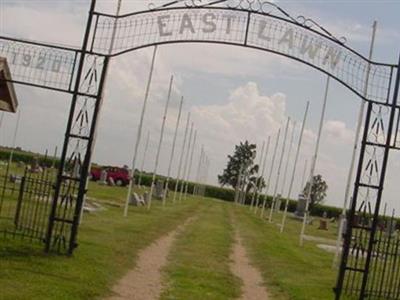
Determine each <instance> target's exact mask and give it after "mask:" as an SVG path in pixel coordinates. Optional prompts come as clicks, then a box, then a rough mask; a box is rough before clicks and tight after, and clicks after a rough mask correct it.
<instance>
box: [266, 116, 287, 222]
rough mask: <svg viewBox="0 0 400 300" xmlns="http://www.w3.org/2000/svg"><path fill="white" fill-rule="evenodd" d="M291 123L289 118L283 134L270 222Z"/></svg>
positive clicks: (270, 217)
mask: <svg viewBox="0 0 400 300" xmlns="http://www.w3.org/2000/svg"><path fill="white" fill-rule="evenodd" d="M289 123H290V118H288V119H287V122H286V127H285V133H284V135H283V143H282V152H281V156H280V158H279V164H278V170H277V174H276V182H275V187H274V194H273V197H272V204H271V210H270V212H269V222H270V223H271V222H272V214H273V212H274V209H275V207H274V206H275V201H276V197H277V193H278V187H279V181H280V178H281V167H282V162H283V157H284V155H285V150H286V139H287V134H288V131H289Z"/></svg>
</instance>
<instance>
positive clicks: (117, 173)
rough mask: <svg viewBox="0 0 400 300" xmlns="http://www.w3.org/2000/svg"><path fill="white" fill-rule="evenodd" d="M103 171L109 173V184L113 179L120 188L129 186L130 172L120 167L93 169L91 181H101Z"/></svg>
mask: <svg viewBox="0 0 400 300" xmlns="http://www.w3.org/2000/svg"><path fill="white" fill-rule="evenodd" d="M103 170H105V171H107V182H108V181H109V180H110V178H112V179H113V180H114V182H115V184H116V185H118V186H126V185H128V184H129V171H128V170H127V169H124V168H118V167H103V168H98V167H93V168H92V169H91V170H90V176H91V179H92V180H93V181H97V180H100V178H101V172H103Z"/></svg>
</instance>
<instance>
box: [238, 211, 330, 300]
mask: <svg viewBox="0 0 400 300" xmlns="http://www.w3.org/2000/svg"><path fill="white" fill-rule="evenodd" d="M233 211H234V220H235V222H236V223H237V226H238V228H239V232H240V233H241V235H242V237H243V240H244V242H245V245H246V247H247V249H248V251H249V256H250V259H251V260H252V261H253V263H254V264H255V265H256V266H257V267H258V268H259V269H260V271H261V272H262V276H263V278H264V281H265V283H266V286H267V288H268V291H269V293H270V294H271V296H272V297H271V298H272V299H293V300H306V299H307V300H312V299H315V300H317V299H318V300H320V299H333V292H332V288H333V286H334V284H335V280H336V275H337V271H336V270H334V269H332V268H331V266H332V254H329V253H326V252H324V251H323V250H320V249H319V248H317V247H316V243H313V242H305V244H304V247H300V246H299V232H300V226H301V222H299V221H295V220H291V219H288V222H287V227H286V230H285V232H284V233H283V234H281V233H280V232H279V230H278V228H277V226H276V225H275V224H269V223H268V221H263V220H261V219H260V218H256V217H254V214H253V213H251V212H249V210H248V209H246V208H243V207H235V209H234V210H233ZM278 220H280V219H278ZM316 227H317V225H316V224H313V225H309V226H307V231H308V232H309V234H313V235H317V234H318V235H320V234H321V233H322V236H324V235H325V236H326V235H328V236H330V235H333V236H334V234H333V233H332V232H331V233H326V232H324V231H317V229H316Z"/></svg>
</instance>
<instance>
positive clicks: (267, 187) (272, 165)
mask: <svg viewBox="0 0 400 300" xmlns="http://www.w3.org/2000/svg"><path fill="white" fill-rule="evenodd" d="M280 136H281V129H280V128H279V130H278V135H277V137H276V142H275V148H274V154H273V155H272V163H271V169H270V170H269V175H268V180H267V186H266V189H265V194H264V199H263V204H262V208H261V218H264V212H265V205H266V204H267V198H268V191H269V187H270V186H271V177H272V172H273V170H274V165H275V158H276V153H277V150H278V145H279V138H280ZM255 213H257V207H256V210H255Z"/></svg>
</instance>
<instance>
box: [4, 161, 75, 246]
mask: <svg viewBox="0 0 400 300" xmlns="http://www.w3.org/2000/svg"><path fill="white" fill-rule="evenodd" d="M0 182H1V183H0V188H1V191H0V193H1V194H0V232H1V234H3V235H4V236H5V237H6V238H9V237H20V238H21V239H23V238H25V239H28V240H31V241H36V242H39V243H46V242H47V231H48V226H49V215H50V213H51V209H52V205H53V203H54V187H55V182H56V169H54V168H47V167H43V168H42V167H38V168H32V167H31V166H30V165H27V166H24V165H23V164H21V163H15V164H7V166H6V168H5V170H3V172H1V170H0ZM62 190H63V191H67V190H70V191H71V190H72V191H74V190H76V184H73V182H67V183H66V184H65V185H64V186H63V188H62ZM73 193H74V192H72V194H73ZM64 194H65V193H64ZM71 200H72V199H71V198H68V197H63V198H61V199H60V201H59V202H58V205H57V209H56V214H55V218H56V219H57V220H58V221H59V222H58V224H57V226H55V228H54V234H53V236H52V239H51V241H49V244H50V245H51V248H52V249H53V250H54V251H56V252H59V253H63V251H65V249H66V248H67V247H66V246H67V241H68V239H69V234H70V229H71V228H70V226H71V222H70V221H69V220H71V219H72V214H73V212H74V202H73V201H71Z"/></svg>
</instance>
